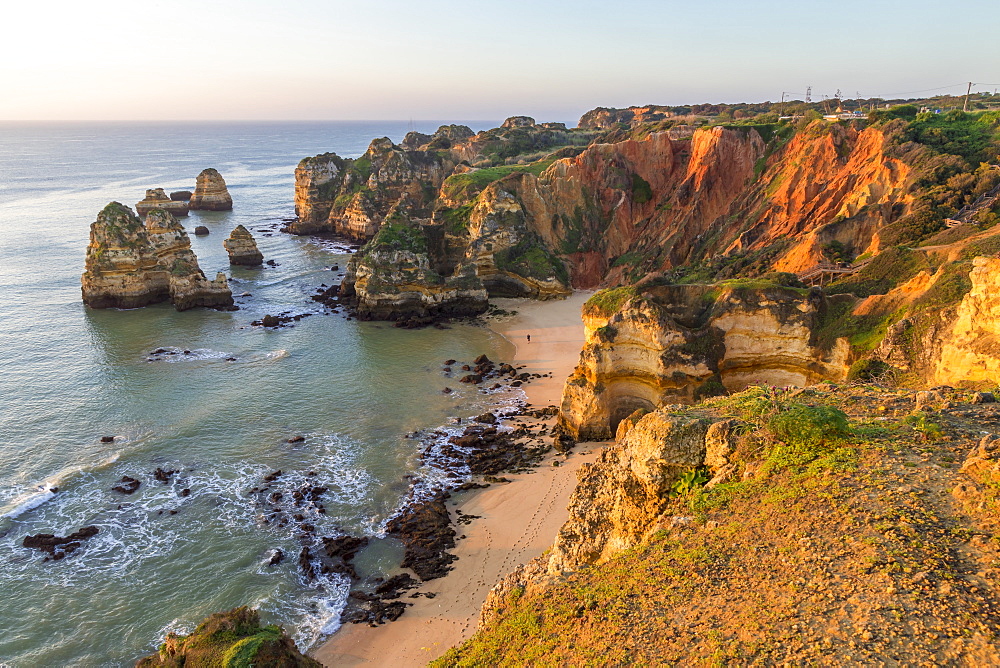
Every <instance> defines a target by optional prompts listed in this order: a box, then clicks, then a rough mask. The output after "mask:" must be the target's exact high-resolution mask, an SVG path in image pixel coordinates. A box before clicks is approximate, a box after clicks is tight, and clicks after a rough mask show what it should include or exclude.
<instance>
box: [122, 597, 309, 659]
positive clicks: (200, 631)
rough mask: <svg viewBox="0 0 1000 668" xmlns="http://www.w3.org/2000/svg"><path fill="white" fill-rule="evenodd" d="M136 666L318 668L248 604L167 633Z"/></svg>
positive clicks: (283, 634) (277, 628)
mask: <svg viewBox="0 0 1000 668" xmlns="http://www.w3.org/2000/svg"><path fill="white" fill-rule="evenodd" d="M135 665H136V668H154V667H155V666H171V667H173V668H180V666H189V667H196V666H281V667H282V668H320V666H321V664H320V663H319V662H318V661H315V660H313V659H310V658H309V657H307V656H305V655H303V654H302V653H301V652H299V650H298V648H296V647H295V643H294V642H293V641H292V639H291V638H289V637H288V636H287V635H286V634H285V632H284V630H283V629H282V628H281V627H279V626H261V624H260V616H259V615H258V614H257V611H256V610H251V609H250V608H246V607H242V608H234V609H233V610H230V611H228V612H220V613H216V614H214V615H211V616H210V617H208V619H206V620H205V621H203V622H202V623H201V624H199V625H198V627H197V628H196V629H195V630H194V632H192V633H191V634H190V635H187V636H179V635H177V634H176V633H168V634H167V638H166V640H165V642H164V643H163V645H161V646H160V650H159V651H158V652H157V653H156V654H153V655H151V656H147V657H145V658H144V659H140V660H139V661H138V662H137V663H136V664H135Z"/></svg>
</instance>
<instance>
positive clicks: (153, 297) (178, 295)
mask: <svg viewBox="0 0 1000 668" xmlns="http://www.w3.org/2000/svg"><path fill="white" fill-rule="evenodd" d="M81 285H82V292H83V301H84V303H86V304H87V305H88V306H90V307H92V308H137V307H140V306H146V305H148V304H156V303H159V302H164V301H170V302H172V303H173V304H174V306H175V307H176V308H177V310H178V311H183V310H186V309H189V308H194V307H196V306H208V307H212V308H229V307H232V306H233V296H232V292H231V291H230V290H229V285H228V282H227V281H226V276H225V274H222V273H219V274H218V275H217V277H216V279H215V280H214V281H209V280H207V279H206V278H205V274H204V272H202V270H201V268H200V267H199V266H198V258H197V257H196V256H195V254H194V252H192V250H191V242H190V240H189V239H188V236H187V233H186V232H185V231H184V228H183V227H182V226H181V224H180V223H179V222H177V219H176V218H174V217H173V216H172V215H171V214H169V213H167V212H166V211H164V210H163V209H152V210H151V211H150V212H149V214H148V215H147V216H146V221H145V224H143V221H141V220H140V219H139V217H138V216H136V215H135V214H134V213H133V212H132V210H131V209H129V208H128V207H126V206H123V205H122V204H119V203H118V202H111V203H110V204H108V205H107V206H106V207H104V209H103V210H102V211H101V212H100V213H99V214H98V216H97V220H96V221H95V222H94V223H93V224H91V226H90V245H89V246H88V247H87V259H86V270H85V271H84V273H83V276H82V277H81Z"/></svg>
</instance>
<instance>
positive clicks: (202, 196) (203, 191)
mask: <svg viewBox="0 0 1000 668" xmlns="http://www.w3.org/2000/svg"><path fill="white" fill-rule="evenodd" d="M190 207H191V209H192V210H194V209H200V210H202V211H231V210H232V208H233V198H232V196H231V195H230V194H229V189H228V188H226V181H225V179H223V178H222V174H219V172H218V170H216V169H213V168H211V167H209V168H208V169H204V170H202V172H201V174H199V175H198V179H197V181H196V182H195V187H194V194H193V195H192V196H191V202H190Z"/></svg>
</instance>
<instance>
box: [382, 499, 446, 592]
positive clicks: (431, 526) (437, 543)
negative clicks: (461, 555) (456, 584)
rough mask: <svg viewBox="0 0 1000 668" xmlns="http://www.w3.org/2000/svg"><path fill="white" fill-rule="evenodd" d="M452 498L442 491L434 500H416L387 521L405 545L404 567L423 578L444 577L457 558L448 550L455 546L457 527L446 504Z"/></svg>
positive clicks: (387, 526)
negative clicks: (454, 527) (452, 526)
mask: <svg viewBox="0 0 1000 668" xmlns="http://www.w3.org/2000/svg"><path fill="white" fill-rule="evenodd" d="M450 497H451V495H450V494H448V493H447V492H444V491H438V492H437V493H436V494H435V495H434V496H433V497H432V498H430V499H427V500H424V501H417V502H414V503H413V504H411V505H410V506H408V507H407V508H405V509H404V510H403V511H402V512H401V513H400V514H398V515H396V516H395V517H393V518H392V519H390V520H389V521H388V522H387V523H386V533H387V534H389V535H390V536H394V537H396V538H398V539H399V540H400V541H402V543H403V545H404V547H405V550H406V551H405V553H404V556H403V563H402V566H403V568H409V569H411V570H412V571H413V572H414V573H416V574H417V577H419V578H420V579H421V580H433V579H434V578H439V577H442V576H444V575H445V574H447V573H448V571H449V570H451V567H450V566H449V564H451V562H453V561H454V560H455V559H456V558H457V557H455V555H453V554H449V553H448V552H447V550H449V549H451V548H453V547H455V530H454V529H452V528H451V517H450V516H449V515H448V508H447V507H446V506H445V501H447V500H448V499H449V498H450Z"/></svg>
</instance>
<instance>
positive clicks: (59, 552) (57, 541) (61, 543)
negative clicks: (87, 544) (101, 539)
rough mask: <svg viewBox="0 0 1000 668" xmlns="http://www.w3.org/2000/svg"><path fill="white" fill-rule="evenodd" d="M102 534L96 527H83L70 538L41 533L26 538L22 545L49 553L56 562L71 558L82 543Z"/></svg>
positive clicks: (69, 536)
mask: <svg viewBox="0 0 1000 668" xmlns="http://www.w3.org/2000/svg"><path fill="white" fill-rule="evenodd" d="M99 532H100V529H98V528H97V527H95V526H87V527H83V528H82V529H80V530H79V531H74V532H73V533H71V534H70V535H68V536H56V535H53V534H50V533H40V534H36V535H34V536H25V537H24V540H23V541H22V542H21V544H22V545H23V546H24V547H31V548H36V549H39V550H41V551H42V552H47V553H48V555H49V556H50V557H51V558H52V559H53V560H55V561H58V560H60V559H62V558H63V557H66V556H69V555H70V554H72V553H73V552H75V551H76V550H77V549H79V548H80V545H81V542H82V541H84V540H87V539H88V538H90V537H92V536H96V535H97V534H98V533H99Z"/></svg>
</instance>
